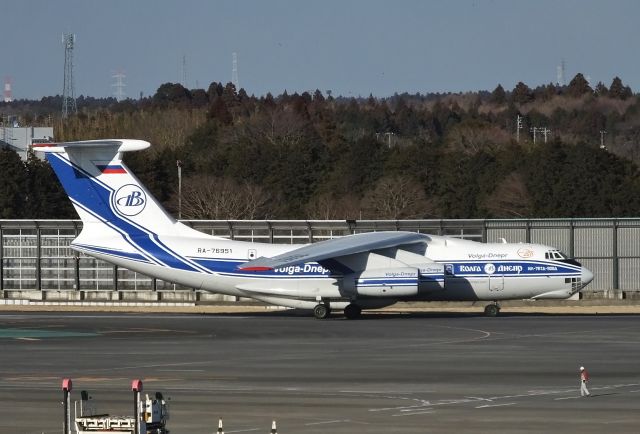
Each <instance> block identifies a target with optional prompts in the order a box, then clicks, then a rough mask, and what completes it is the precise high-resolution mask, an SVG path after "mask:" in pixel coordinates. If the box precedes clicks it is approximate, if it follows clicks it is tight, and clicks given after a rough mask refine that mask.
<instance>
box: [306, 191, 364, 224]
mask: <svg viewBox="0 0 640 434" xmlns="http://www.w3.org/2000/svg"><path fill="white" fill-rule="evenodd" d="M360 209H361V206H360V200H358V198H356V197H355V196H352V195H347V196H342V197H335V196H334V195H332V194H331V193H322V194H319V195H316V196H314V197H312V198H311V200H310V201H309V203H308V204H307V206H306V211H307V218H309V219H318V220H337V219H350V218H351V219H357V218H359V217H360Z"/></svg>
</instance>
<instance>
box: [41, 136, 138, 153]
mask: <svg viewBox="0 0 640 434" xmlns="http://www.w3.org/2000/svg"><path fill="white" fill-rule="evenodd" d="M149 146H150V143H149V142H147V141H144V140H133V139H108V140H85V141H81V142H62V143H34V144H33V145H32V148H33V150H34V151H40V152H51V153H56V154H62V153H65V152H68V151H73V150H75V149H78V150H80V149H99V148H113V151H114V152H130V151H140V150H142V149H147V148H148V147H149Z"/></svg>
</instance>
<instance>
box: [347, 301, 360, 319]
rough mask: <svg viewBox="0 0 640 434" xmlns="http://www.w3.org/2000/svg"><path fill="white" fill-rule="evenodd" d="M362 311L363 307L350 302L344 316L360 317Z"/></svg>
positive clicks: (350, 317)
mask: <svg viewBox="0 0 640 434" xmlns="http://www.w3.org/2000/svg"><path fill="white" fill-rule="evenodd" d="M361 313H362V308H361V307H360V306H358V305H357V304H354V303H349V304H348V305H347V306H346V307H345V308H344V316H345V317H346V318H347V319H356V318H360V314H361Z"/></svg>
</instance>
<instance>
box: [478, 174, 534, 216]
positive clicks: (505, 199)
mask: <svg viewBox="0 0 640 434" xmlns="http://www.w3.org/2000/svg"><path fill="white" fill-rule="evenodd" d="M485 208H486V209H487V210H488V211H489V212H491V214H492V215H493V216H494V217H517V218H523V217H529V216H530V215H531V210H532V208H533V206H532V203H531V195H530V194H529V191H528V190H527V187H526V185H525V184H524V181H523V179H522V175H520V174H519V173H518V172H511V173H510V174H509V175H508V176H507V177H506V178H505V179H504V180H503V181H502V182H500V183H499V184H498V186H497V187H496V189H495V190H494V192H493V193H492V194H491V195H490V196H489V197H488V198H487V199H486V202H485Z"/></svg>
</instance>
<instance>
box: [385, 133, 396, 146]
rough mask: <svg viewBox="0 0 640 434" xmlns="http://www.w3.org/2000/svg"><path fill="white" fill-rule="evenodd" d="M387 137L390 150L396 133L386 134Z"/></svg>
mask: <svg viewBox="0 0 640 434" xmlns="http://www.w3.org/2000/svg"><path fill="white" fill-rule="evenodd" d="M384 134H385V135H386V136H387V139H388V146H389V148H391V136H395V135H396V134H395V133H384Z"/></svg>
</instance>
